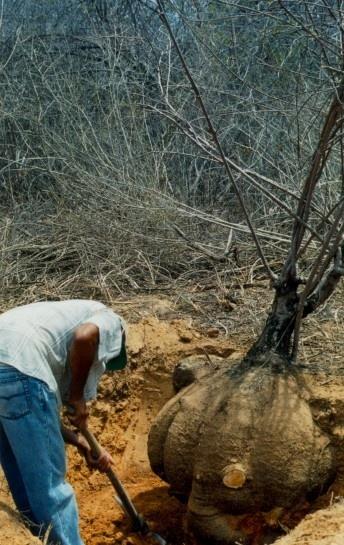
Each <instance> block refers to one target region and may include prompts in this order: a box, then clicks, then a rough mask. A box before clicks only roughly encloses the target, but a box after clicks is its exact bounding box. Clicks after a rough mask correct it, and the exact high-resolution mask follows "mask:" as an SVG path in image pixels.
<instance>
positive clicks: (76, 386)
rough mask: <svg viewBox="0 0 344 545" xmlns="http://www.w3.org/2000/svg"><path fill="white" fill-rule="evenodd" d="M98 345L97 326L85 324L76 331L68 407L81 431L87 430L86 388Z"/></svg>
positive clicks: (72, 346) (73, 420)
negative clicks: (82, 429)
mask: <svg viewBox="0 0 344 545" xmlns="http://www.w3.org/2000/svg"><path fill="white" fill-rule="evenodd" d="M98 344H99V329H98V327H97V326H96V325H95V324H91V323H89V324H83V325H81V326H79V327H78V328H77V329H76V330H75V333H74V337H73V341H72V344H71V347H70V353H69V362H70V367H71V373H72V380H71V384H70V390H69V398H68V405H69V407H70V408H71V410H72V412H73V413H72V415H71V416H70V417H69V418H70V421H71V423H72V424H73V425H74V426H76V427H77V428H79V429H81V428H85V427H86V423H87V417H88V412H87V407H86V402H85V400H84V388H85V384H86V382H87V378H88V374H89V371H90V369H91V366H92V363H93V361H94V359H95V356H96V353H97V350H98Z"/></svg>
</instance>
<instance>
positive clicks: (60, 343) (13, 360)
mask: <svg viewBox="0 0 344 545" xmlns="http://www.w3.org/2000/svg"><path fill="white" fill-rule="evenodd" d="M84 323H93V324H95V325H97V326H98V328H99V346H98V353H97V356H96V358H95V361H94V362H93V364H92V367H91V369H90V372H89V376H88V379H87V383H86V386H85V390H84V397H85V399H86V400H89V399H93V398H95V397H96V394H97V386H98V382H99V379H100V377H101V376H102V374H103V373H104V371H105V369H106V363H107V362H108V361H109V360H111V359H112V358H114V357H116V356H118V354H119V352H120V350H121V343H122V322H121V318H120V317H119V316H118V315H117V314H115V313H114V312H113V311H112V310H110V309H108V308H107V307H106V306H105V305H103V304H102V303H99V302H98V301H87V300H81V299H73V300H68V301H48V302H42V303H32V304H30V305H24V306H20V307H16V308H14V309H12V310H9V311H7V312H4V313H3V314H1V315H0V362H1V363H4V364H7V365H10V366H12V367H15V368H16V369H18V370H19V371H21V372H22V373H24V374H25V375H29V376H30V377H34V378H37V379H40V380H42V381H44V382H45V383H46V384H47V385H48V386H49V388H50V389H51V390H52V391H53V392H55V393H56V396H57V399H58V401H59V403H61V402H63V401H66V400H67V397H68V390H69V385H70V380H71V372H70V367H69V362H68V355H69V348H70V345H71V342H72V339H73V334H74V331H75V329H76V328H77V327H78V326H79V325H81V324H84Z"/></svg>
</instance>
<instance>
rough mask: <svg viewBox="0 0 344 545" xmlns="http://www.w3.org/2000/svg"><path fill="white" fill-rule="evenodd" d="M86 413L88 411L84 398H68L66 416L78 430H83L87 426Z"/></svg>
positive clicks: (87, 413)
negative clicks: (72, 399)
mask: <svg viewBox="0 0 344 545" xmlns="http://www.w3.org/2000/svg"><path fill="white" fill-rule="evenodd" d="M88 415H89V411H88V409H87V405H86V401H85V400H84V399H78V400H74V401H71V400H69V402H68V410H67V416H68V419H69V421H70V423H71V424H72V425H73V426H75V427H76V428H78V429H79V430H85V429H86V428H87V422H88Z"/></svg>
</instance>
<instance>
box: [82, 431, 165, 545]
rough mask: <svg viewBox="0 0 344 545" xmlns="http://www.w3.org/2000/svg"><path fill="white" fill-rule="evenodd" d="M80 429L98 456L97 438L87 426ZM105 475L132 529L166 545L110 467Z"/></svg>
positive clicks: (100, 449)
mask: <svg viewBox="0 0 344 545" xmlns="http://www.w3.org/2000/svg"><path fill="white" fill-rule="evenodd" d="M80 431H81V433H82V435H83V436H84V437H85V439H86V441H87V442H88V444H89V445H90V447H91V452H92V456H93V457H94V458H98V457H99V456H100V454H101V451H102V448H101V446H100V445H99V443H98V441H97V439H96V438H95V437H94V435H93V433H92V432H91V431H90V430H89V429H87V428H86V429H82V430H80ZM106 475H107V476H108V478H109V480H110V482H111V484H112V486H113V487H114V489H115V490H116V493H117V496H115V498H116V500H117V502H118V503H119V505H120V506H121V507H122V509H123V510H124V512H125V513H126V514H127V515H128V517H129V518H130V520H131V524H132V529H133V531H134V532H138V533H140V534H141V535H142V536H144V537H149V538H150V539H151V540H153V541H155V542H156V543H157V544H158V545H167V541H166V540H165V539H164V538H163V537H161V536H160V535H159V534H157V533H156V532H152V531H151V530H150V529H149V526H148V524H147V522H146V521H145V519H144V518H143V517H142V515H140V514H139V513H138V512H137V510H136V508H135V506H134V504H133V502H132V501H131V499H130V498H129V496H128V494H127V492H126V490H125V488H124V486H123V485H122V483H121V481H120V480H119V478H118V477H117V475H116V473H115V471H114V470H113V469H112V468H109V469H108V470H107V471H106Z"/></svg>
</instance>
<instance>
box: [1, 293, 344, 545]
mask: <svg viewBox="0 0 344 545" xmlns="http://www.w3.org/2000/svg"><path fill="white" fill-rule="evenodd" d="M259 289H261V288H259ZM257 294H258V295H257ZM197 296H199V294H197ZM256 296H257V297H258V299H256V301H257V300H260V296H261V294H260V292H256ZM207 297H208V298H209V294H208V293H207ZM253 299H254V297H253V296H252V299H249V302H248V303H247V304H249V305H251V303H252V300H253ZM246 300H247V298H246ZM190 301H191V303H192V304H191V303H190V304H189V302H190ZM184 303H185V301H184V300H183V305H184ZM193 305H196V303H194V302H193V300H192V298H190V300H188V304H187V308H186V309H185V308H180V307H179V308H178V306H177V305H176V303H175V299H173V298H164V299H159V298H154V299H153V298H151V297H150V298H148V297H147V298H142V299H141V300H140V301H139V304H136V305H135V306H132V304H131V302H122V307H121V306H120V305H117V307H116V308H117V309H118V307H120V308H119V311H120V312H121V313H123V314H124V315H125V316H126V317H127V318H128V321H130V325H129V335H128V339H129V355H130V370H126V371H123V372H120V373H116V374H115V375H109V376H106V377H104V378H103V379H102V382H101V387H100V395H99V397H98V400H97V401H95V402H94V403H93V405H92V417H91V428H92V430H93V431H94V433H95V435H96V436H97V437H98V439H99V441H100V443H101V444H103V445H104V446H105V447H107V448H108V450H109V451H110V452H111V453H112V454H113V455H114V457H115V460H116V463H117V465H116V472H117V473H118V475H119V477H120V478H121V480H122V482H123V483H124V484H125V487H126V489H127V490H128V492H129V494H130V496H131V498H132V500H133V502H134V504H135V505H136V507H137V509H138V511H139V512H140V513H142V514H143V515H144V517H145V518H146V520H147V521H148V523H149V525H150V527H151V529H152V530H154V531H157V532H159V533H161V534H162V535H163V536H164V537H165V538H166V539H167V540H168V542H169V543H170V544H171V545H182V543H183V537H182V536H183V530H182V529H183V515H184V512H185V507H184V506H183V505H181V504H180V503H179V502H178V501H177V500H176V499H175V498H172V497H170V496H169V494H168V487H167V486H165V485H164V483H163V482H162V481H160V480H159V479H158V478H157V477H155V476H154V475H153V474H152V472H151V471H150V468H149V463H148V457H147V448H146V438H147V433H148V429H149V426H150V423H151V422H152V420H153V418H154V417H155V415H156V414H157V412H158V411H159V410H160V408H161V407H162V406H163V404H164V403H165V402H166V401H167V400H168V399H169V397H171V395H172V394H173V391H172V385H171V379H170V377H171V371H172V369H173V367H174V365H175V364H176V363H177V362H179V361H180V360H181V359H183V358H185V357H189V356H194V355H198V357H201V358H203V359H205V360H208V359H209V358H210V359H212V358H215V357H223V358H225V359H229V360H233V361H234V360H237V359H238V358H240V357H241V356H242V355H243V354H244V353H245V351H246V349H247V347H248V345H249V344H250V342H251V338H252V335H253V334H254V330H255V329H256V327H258V326H259V324H258V321H257V324H256V325H255V326H254V327H253V328H252V329H251V330H250V331H248V329H247V328H246V329H244V330H241V329H240V328H236V327H232V326H233V324H234V326H235V323H236V322H239V321H240V313H242V315H243V320H241V321H240V324H241V323H242V322H243V321H245V319H247V312H245V313H243V309H242V308H237V309H236V308H235V309H234V310H233V313H232V314H231V315H230V317H229V318H228V320H227V322H226V321H225V316H227V314H228V313H227V314H226V313H225V311H224V314H223V318H221V319H219V320H217V321H215V320H212V319H211V318H209V317H206V316H205V315H204V313H203V312H201V313H199V312H198V309H197V308H196V309H194V310H195V313H194V314H192V312H191V311H190V307H192V308H193ZM197 306H199V302H197ZM252 308H253V307H252V306H250V308H249V309H248V310H249V311H250V312H252ZM340 309H341V307H340ZM246 310H247V309H246ZM327 312H328V311H327ZM331 312H332V311H331ZM339 312H341V310H338V311H337V315H336V319H335V320H334V325H333V322H331V319H332V318H333V316H332V315H331V316H327V314H326V309H325V314H324V315H323V317H322V322H321V324H320V325H319V323H320V322H317V325H316V327H315V323H312V322H310V324H309V326H308V328H309V330H307V329H306V334H305V336H304V342H303V354H302V355H303V360H304V362H305V369H304V371H305V372H304V374H303V377H304V382H305V387H306V389H307V390H308V391H309V397H310V402H311V405H312V407H313V410H314V414H315V418H316V419H317V421H318V422H319V424H320V425H321V426H322V427H323V428H324V429H325V430H326V431H327V432H328V433H330V434H331V436H332V439H333V442H334V444H335V447H336V452H337V453H338V464H339V467H340V471H339V475H338V478H337V479H336V481H335V483H334V484H333V485H332V487H331V489H330V490H329V491H328V492H327V494H326V495H324V496H322V497H321V498H319V499H318V500H317V501H316V502H315V504H314V505H313V506H310V505H306V506H305V505H303V506H296V509H295V513H293V514H292V515H289V516H285V517H284V518H282V519H281V520H280V521H279V522H278V524H280V526H281V527H283V529H284V530H285V531H286V532H288V531H289V529H291V528H292V527H294V526H295V525H296V524H297V523H298V522H299V520H301V519H302V518H303V517H304V515H305V514H306V513H307V512H309V511H316V510H317V509H322V510H320V511H317V512H315V513H314V514H311V515H308V517H306V518H305V519H304V520H303V522H302V523H301V525H300V526H298V527H297V528H296V529H295V530H293V531H292V532H291V533H290V534H289V535H287V536H286V537H284V538H282V539H281V540H280V541H278V542H276V544H277V543H278V545H301V544H302V545H339V544H340V543H344V537H343V532H344V507H343V505H342V504H339V503H337V502H338V499H340V498H341V497H342V496H344V374H343V373H342V371H341V366H340V362H341V359H342V358H341V355H338V353H339V350H338V348H337V344H336V343H340V342H341V338H342V332H343V327H342V326H343V318H342V317H341V316H340V314H339ZM236 313H237V314H236ZM175 316H182V318H176V317H175ZM209 316H210V313H209ZM244 317H245V319H244ZM261 318H262V319H263V318H264V316H263V314H261ZM339 318H340V319H339ZM250 323H251V324H252V320H251V322H250ZM331 324H332V325H331ZM234 332H235V334H234ZM338 346H341V345H339V344H338ZM322 352H326V353H327V354H328V358H329V359H330V369H331V372H329V371H328V365H327V367H326V373H325V372H324V370H325V366H324V363H322V364H321V365H318V362H319V361H321V354H322ZM319 354H320V357H319ZM328 361H329V360H328ZM68 458H69V480H70V481H71V483H72V484H73V486H74V488H75V490H76V494H77V497H78V503H79V507H80V526H81V531H82V535H83V538H84V540H85V545H119V544H127V545H129V544H132V545H141V544H142V545H144V544H145V543H149V540H147V539H142V538H141V537H139V536H137V535H136V534H133V533H132V532H131V530H130V525H129V523H128V521H127V519H126V518H125V516H124V515H123V513H122V510H121V508H120V507H119V505H118V504H117V502H116V500H115V498H114V495H115V494H114V490H113V488H112V486H111V484H110V483H109V481H108V480H107V478H106V476H104V475H101V474H99V473H98V472H93V473H91V472H90V471H89V470H88V468H87V467H86V466H85V464H84V462H83V460H82V459H81V458H80V457H79V455H78V454H77V453H76V452H75V451H74V450H73V449H72V448H71V447H68ZM0 502H1V503H0V543H1V544H2V543H6V542H8V543H11V544H13V545H36V543H37V540H35V539H34V538H32V537H30V535H29V534H28V533H27V531H26V530H25V529H23V528H22V526H20V525H19V523H18V521H17V519H15V518H13V516H12V513H11V512H10V511H9V506H10V505H11V502H10V499H9V496H8V492H7V490H6V486H5V484H4V482H3V481H2V484H1V486H0ZM329 506H331V507H330V508H329ZM5 540H6V541H5ZM338 540H339V541H338Z"/></svg>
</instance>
